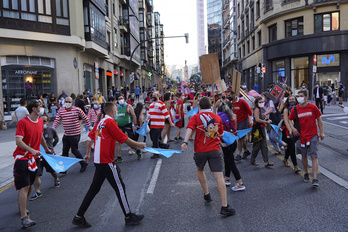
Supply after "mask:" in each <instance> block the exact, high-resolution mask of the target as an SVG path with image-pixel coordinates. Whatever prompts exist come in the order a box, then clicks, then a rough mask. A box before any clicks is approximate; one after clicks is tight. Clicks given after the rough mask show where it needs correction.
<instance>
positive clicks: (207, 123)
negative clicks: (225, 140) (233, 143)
mask: <svg viewBox="0 0 348 232" xmlns="http://www.w3.org/2000/svg"><path fill="white" fill-rule="evenodd" d="M213 122H214V124H213ZM187 129H191V130H196V136H195V143H194V150H195V152H198V153H202V152H208V151H219V150H220V136H223V133H224V126H223V124H222V120H221V118H220V117H219V116H218V115H216V114H214V113H213V112H212V111H211V110H210V109H207V110H201V111H200V112H199V113H198V114H195V115H193V117H192V118H191V119H190V121H189V123H188V124H187ZM207 130H208V131H207ZM216 132H217V133H216Z"/></svg>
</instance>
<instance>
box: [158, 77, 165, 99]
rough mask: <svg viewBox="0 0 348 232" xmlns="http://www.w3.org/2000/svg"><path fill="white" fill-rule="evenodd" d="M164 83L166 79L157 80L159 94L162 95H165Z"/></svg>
mask: <svg viewBox="0 0 348 232" xmlns="http://www.w3.org/2000/svg"><path fill="white" fill-rule="evenodd" d="M163 81H164V79H162V78H158V79H157V86H158V92H159V93H160V94H161V95H163Z"/></svg>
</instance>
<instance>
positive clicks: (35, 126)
mask: <svg viewBox="0 0 348 232" xmlns="http://www.w3.org/2000/svg"><path fill="white" fill-rule="evenodd" d="M27 109H28V112H29V115H28V116H27V117H25V118H23V119H21V120H19V121H18V123H17V130H16V145H17V148H16V150H15V151H14V152H13V157H14V159H15V163H14V167H13V177H14V186H15V188H16V190H18V207H19V213H20V214H21V219H22V228H28V227H31V226H34V225H35V224H36V222H35V221H33V220H31V219H30V218H29V216H28V210H27V200H28V195H29V193H30V191H31V185H32V184H33V183H34V181H35V178H36V173H37V169H38V168H37V164H36V162H35V158H36V157H39V156H40V154H41V153H40V144H41V145H42V146H43V148H44V149H45V152H46V153H51V151H50V149H49V148H48V147H47V144H46V142H45V138H44V137H43V136H42V133H43V130H44V127H43V121H42V119H40V118H39V115H42V114H44V108H42V106H41V104H40V103H39V101H36V100H31V101H30V102H29V103H28V105H27Z"/></svg>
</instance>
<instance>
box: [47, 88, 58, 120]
mask: <svg viewBox="0 0 348 232" xmlns="http://www.w3.org/2000/svg"><path fill="white" fill-rule="evenodd" d="M48 108H49V109H50V110H51V116H52V117H53V118H55V117H56V115H57V98H56V97H55V96H54V93H51V96H50V98H49V99H48Z"/></svg>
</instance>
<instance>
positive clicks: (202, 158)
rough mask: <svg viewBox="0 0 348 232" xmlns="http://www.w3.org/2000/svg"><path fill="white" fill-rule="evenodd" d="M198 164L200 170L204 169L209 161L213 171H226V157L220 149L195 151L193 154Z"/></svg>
mask: <svg viewBox="0 0 348 232" xmlns="http://www.w3.org/2000/svg"><path fill="white" fill-rule="evenodd" d="M193 159H194V160H195V163H196V166H197V168H198V169H199V170H204V166H205V164H206V163H207V161H208V164H209V168H210V171H211V172H223V171H224V159H223V158H222V154H221V152H220V151H208V152H202V153H195V154H194V155H193Z"/></svg>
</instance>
